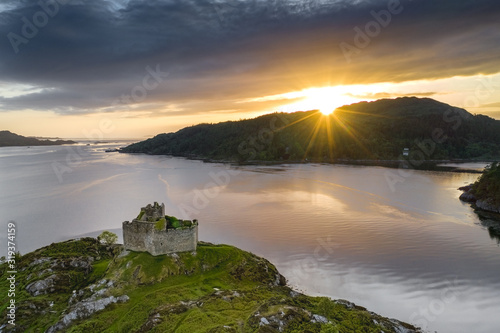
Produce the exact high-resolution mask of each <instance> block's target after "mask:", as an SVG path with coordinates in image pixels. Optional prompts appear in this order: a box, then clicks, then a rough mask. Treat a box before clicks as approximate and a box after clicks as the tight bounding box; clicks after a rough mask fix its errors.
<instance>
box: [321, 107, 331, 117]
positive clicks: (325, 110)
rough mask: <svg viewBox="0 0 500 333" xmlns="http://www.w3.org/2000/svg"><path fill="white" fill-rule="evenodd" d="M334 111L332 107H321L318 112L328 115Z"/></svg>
mask: <svg viewBox="0 0 500 333" xmlns="http://www.w3.org/2000/svg"><path fill="white" fill-rule="evenodd" d="M333 111H335V109H333V108H332V107H321V108H320V109H319V112H321V113H322V114H323V115H324V116H329V115H331V114H332V113H333Z"/></svg>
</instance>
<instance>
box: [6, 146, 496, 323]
mask: <svg viewBox="0 0 500 333" xmlns="http://www.w3.org/2000/svg"><path fill="white" fill-rule="evenodd" d="M82 149H89V150H90V149H92V147H83V148H82ZM66 154H67V151H66V150H65V149H64V148H63V147H57V148H54V147H51V149H44V148H41V147H34V148H33V149H32V150H30V152H26V153H24V152H23V151H20V150H19V151H16V150H10V151H2V150H0V155H2V158H1V159H0V171H1V172H0V182H1V184H2V187H1V190H0V191H1V192H0V208H1V211H2V213H3V217H4V218H5V220H6V221H7V220H15V221H16V222H18V231H19V246H20V250H21V252H23V253H25V252H27V251H30V250H33V249H35V248H38V247H40V246H43V245H47V244H49V243H51V242H54V241H60V240H63V239H67V238H71V237H75V235H84V234H89V233H90V234H93V235H96V234H98V233H100V231H102V230H106V229H107V230H113V231H114V230H116V231H117V232H120V227H121V222H122V221H124V220H129V219H130V218H131V217H133V216H136V215H137V209H138V207H143V206H144V205H146V204H147V203H148V202H153V201H162V202H165V204H166V209H167V211H168V212H169V214H171V215H178V216H180V214H182V207H184V208H185V207H191V208H192V210H191V211H190V212H189V213H190V214H191V216H190V217H191V218H197V219H198V220H199V221H200V227H199V236H200V239H201V240H204V241H211V242H216V243H228V244H232V245H236V246H238V247H240V248H243V249H246V250H249V251H252V252H254V253H256V254H258V255H262V256H264V257H266V258H267V259H269V260H270V261H271V262H273V263H274V264H276V266H277V267H278V268H279V270H280V271H281V272H282V273H283V274H284V275H285V276H286V277H287V278H288V280H289V282H290V284H292V285H294V286H296V287H297V288H298V289H301V290H304V291H307V292H308V293H312V294H321V295H328V296H331V297H334V298H345V299H349V300H352V301H354V302H356V303H359V305H362V306H365V307H367V308H369V309H370V310H373V311H377V312H379V313H381V314H383V315H386V316H391V317H397V318H399V319H401V320H405V321H412V322H414V323H418V322H420V321H422V316H421V314H420V312H419V311H420V309H428V308H429V307H430V306H433V304H434V305H435V304H441V303H438V302H442V303H443V304H445V305H446V307H445V309H443V311H442V312H441V311H440V313H439V315H434V316H433V318H434V317H435V318H434V319H433V320H432V321H430V320H429V321H428V323H427V326H428V328H429V329H432V330H438V331H440V332H494V331H496V329H497V327H498V325H499V319H497V318H498V316H497V315H496V314H497V313H498V311H499V310H500V288H499V287H500V265H499V263H500V262H499V261H500V260H499V248H498V241H499V237H498V235H499V233H498V230H499V229H496V228H495V227H494V225H490V224H485V222H484V221H485V220H481V219H480V218H479V217H478V216H477V215H476V214H475V213H474V211H473V210H472V209H471V208H470V206H469V205H466V204H463V203H461V202H460V201H459V200H458V196H459V195H460V192H459V191H457V188H458V187H460V186H462V185H463V184H465V183H471V182H473V181H475V179H476V178H477V174H467V173H456V174H455V173H446V172H429V171H414V172H413V173H412V174H411V175H410V176H408V177H405V179H404V181H403V182H400V183H398V184H397V186H396V187H395V191H392V190H391V187H390V186H389V185H388V183H387V178H386V174H387V171H388V170H389V169H385V168H381V167H351V166H332V165H282V166H272V167H266V166H241V167H235V166H228V165H223V164H205V163H202V162H199V161H189V160H184V159H177V158H170V157H165V156H144V155H124V154H116V153H104V152H102V151H94V150H91V151H89V154H87V155H85V157H84V158H83V159H82V162H81V163H80V164H79V165H78V166H76V167H75V168H73V169H74V170H73V172H71V173H68V174H66V175H65V177H64V181H63V182H62V183H60V182H59V181H58V179H57V177H56V176H55V175H54V171H53V170H52V168H51V163H52V162H54V161H61V162H64V161H65V158H66ZM228 170H231V171H234V172H233V173H228V174H229V178H228V181H227V182H223V183H220V184H217V183H216V182H215V181H214V177H213V175H214V174H215V175H222V174H224V173H225V172H228ZM396 172H397V171H396ZM200 193H201V194H200ZM203 193H205V194H208V195H205V194H203ZM202 194H203V195H205V199H204V200H202V199H203V198H202ZM196 200H198V201H199V202H198V204H199V205H195V203H196V202H197V201H196ZM488 223H489V222H488ZM483 227H486V228H488V230H489V233H490V235H493V236H492V237H493V238H492V239H490V235H488V233H487V232H485V230H483ZM3 241H4V240H0V243H1V242H3ZM0 246H3V243H1V244H0ZM450 284H451V286H452V287H450ZM450 288H451V290H452V291H453V292H456V295H457V296H456V301H453V302H444V300H443V298H442V297H443V296H442V295H443V292H446V291H447V290H449V289H450ZM433 302H434V303H433ZM415 313H416V315H415Z"/></svg>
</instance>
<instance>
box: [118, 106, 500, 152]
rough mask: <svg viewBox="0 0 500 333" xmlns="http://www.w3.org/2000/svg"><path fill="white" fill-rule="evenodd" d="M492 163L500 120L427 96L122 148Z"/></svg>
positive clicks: (200, 129) (187, 132)
mask: <svg viewBox="0 0 500 333" xmlns="http://www.w3.org/2000/svg"><path fill="white" fill-rule="evenodd" d="M404 148H410V157H409V158H410V159H412V158H413V159H418V160H422V159H425V160H432V159H434V160H447V159H493V158H495V157H498V156H500V121H498V120H494V119H492V118H490V117H487V116H484V115H472V114H471V113H469V112H467V111H466V110H464V109H460V108H456V107H452V106H450V105H448V104H444V103H440V102H438V101H435V100H432V99H429V98H422V99H420V98H415V97H404V98H397V99H384V100H379V101H375V102H369V103H368V102H362V103H357V104H353V105H349V106H344V107H342V108H339V109H337V110H336V111H335V112H334V113H333V114H332V115H330V116H324V115H322V114H321V113H320V112H318V111H308V112H295V113H273V114H268V115H264V116H261V117H258V118H255V119H247V120H240V121H228V122H223V123H218V124H200V125H196V126H191V127H187V128H184V129H181V130H179V131H178V132H176V133H168V134H160V135H157V136H155V137H154V138H151V139H148V140H145V141H142V142H138V143H135V144H132V145H130V146H128V147H125V148H123V149H122V152H125V153H147V154H166V155H174V156H185V157H197V158H207V159H214V160H233V161H252V160H256V161H282V160H293V161H304V160H307V161H335V160H337V159H350V160H394V159H398V158H399V157H401V155H402V152H403V149H404Z"/></svg>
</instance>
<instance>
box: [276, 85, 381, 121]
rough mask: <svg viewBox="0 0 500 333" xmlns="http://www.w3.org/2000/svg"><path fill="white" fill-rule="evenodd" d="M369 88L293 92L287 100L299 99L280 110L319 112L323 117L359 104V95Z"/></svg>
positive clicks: (352, 87) (348, 87)
mask: <svg viewBox="0 0 500 333" xmlns="http://www.w3.org/2000/svg"><path fill="white" fill-rule="evenodd" d="M369 88H371V87H369V86H361V85H358V86H354V85H350V86H335V87H322V88H309V89H304V90H302V91H300V92H294V93H291V94H289V96H287V97H288V98H300V100H298V101H297V102H294V103H290V104H286V105H284V106H283V107H282V108H281V111H284V112H295V111H308V110H319V111H320V112H321V113H322V114H324V115H330V114H332V113H333V112H334V111H335V110H336V109H337V108H339V107H341V106H344V105H348V104H353V103H358V102H361V101H362V100H369V99H362V98H361V97H359V95H362V94H364V93H365V92H366V91H367V90H369Z"/></svg>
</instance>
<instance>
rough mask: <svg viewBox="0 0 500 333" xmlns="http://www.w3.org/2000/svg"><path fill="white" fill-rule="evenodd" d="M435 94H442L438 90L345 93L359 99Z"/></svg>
mask: <svg viewBox="0 0 500 333" xmlns="http://www.w3.org/2000/svg"><path fill="white" fill-rule="evenodd" d="M437 94H442V93H438V92H433V91H429V92H410V93H404V94H401V93H389V92H379V93H373V94H371V93H370V94H346V95H347V96H351V97H355V98H359V99H368V100H372V99H381V98H396V97H430V96H434V95H437Z"/></svg>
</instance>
